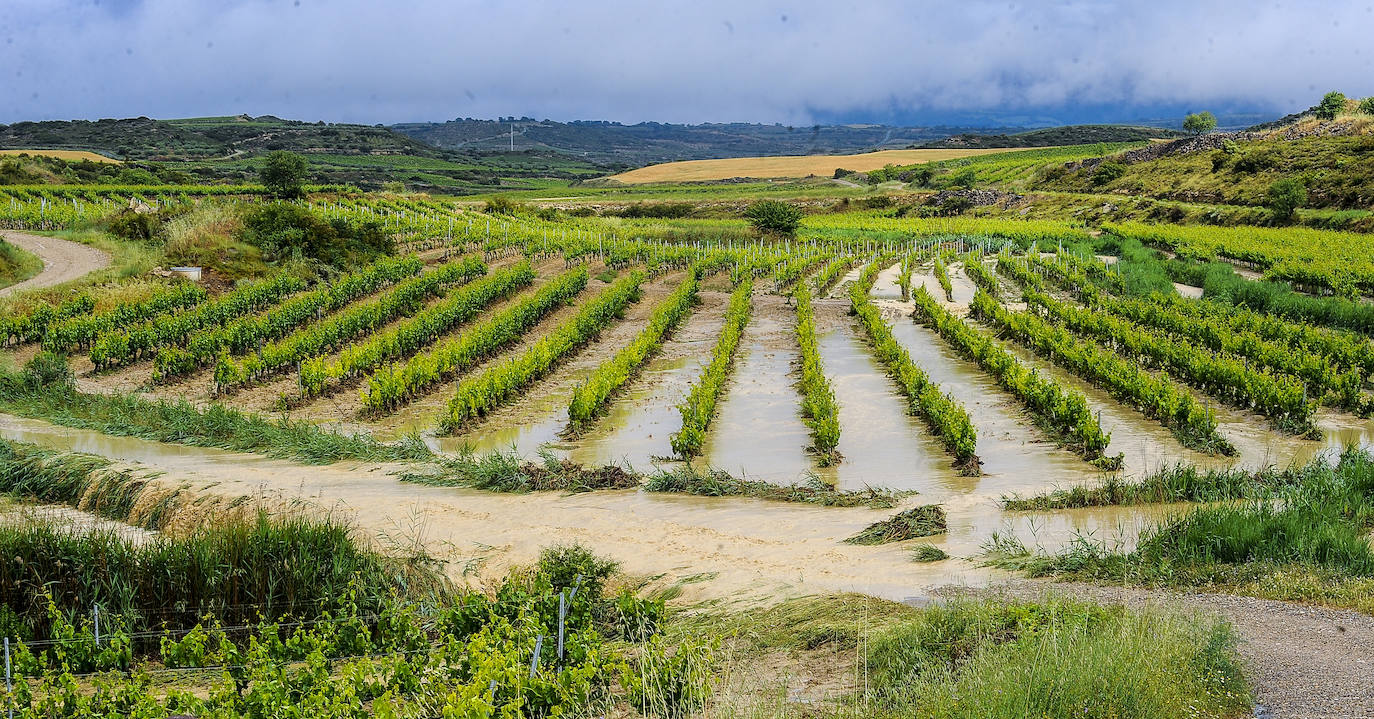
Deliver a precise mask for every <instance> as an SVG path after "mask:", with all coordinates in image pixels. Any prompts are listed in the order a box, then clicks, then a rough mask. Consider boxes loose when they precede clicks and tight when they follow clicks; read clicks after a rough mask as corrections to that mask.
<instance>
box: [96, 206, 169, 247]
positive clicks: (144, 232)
mask: <svg viewBox="0 0 1374 719" xmlns="http://www.w3.org/2000/svg"><path fill="white" fill-rule="evenodd" d="M106 229H107V230H108V231H109V233H110V234H112V235H114V236H115V237H119V238H122V239H125V240H132V241H135V242H148V241H150V240H152V239H153V238H154V237H156V236H157V234H158V233H159V232H161V231H162V219H161V218H159V217H158V216H157V213H155V212H134V211H133V210H124V211H123V212H120V213H119V214H117V215H115V216H114V217H112V218H110V221H109V224H108V225H107V227H106Z"/></svg>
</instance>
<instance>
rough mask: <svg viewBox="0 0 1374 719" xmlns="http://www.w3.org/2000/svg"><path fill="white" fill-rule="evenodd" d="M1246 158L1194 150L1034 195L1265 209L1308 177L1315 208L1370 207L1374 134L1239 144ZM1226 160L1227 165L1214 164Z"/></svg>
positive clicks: (1076, 176) (1048, 184)
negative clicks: (1285, 181)
mask: <svg viewBox="0 0 1374 719" xmlns="http://www.w3.org/2000/svg"><path fill="white" fill-rule="evenodd" d="M1236 146H1237V149H1238V152H1237V153H1235V154H1231V155H1224V153H1223V155H1214V153H1212V152H1194V153H1188V154H1175V155H1168V156H1164V157H1160V158H1158V159H1155V160H1148V161H1145V162H1137V163H1131V164H1128V165H1125V167H1126V173H1125V174H1124V175H1122V176H1121V177H1120V178H1118V179H1116V180H1113V181H1111V182H1109V183H1107V184H1105V185H1097V184H1094V182H1093V179H1092V174H1093V170H1092V169H1083V170H1078V171H1071V172H1067V173H1064V174H1063V175H1062V176H1060V177H1057V178H1051V179H1047V180H1046V181H1045V182H1043V183H1040V184H1038V185H1037V186H1036V187H1035V188H1034V189H1047V190H1049V189H1053V190H1071V191H1078V192H1104V193H1113V194H1125V195H1133V196H1146V197H1152V198H1156V199H1162V200H1186V201H1190V202H1208V203H1214V204H1228V205H1250V206H1257V205H1263V204H1264V203H1265V193H1266V191H1267V190H1268V188H1269V185H1270V184H1271V183H1273V182H1274V181H1275V180H1277V179H1280V178H1283V177H1293V176H1302V177H1303V179H1304V180H1305V183H1306V185H1307V190H1308V197H1309V198H1310V204H1311V206H1312V207H1315V208H1327V209H1351V208H1362V207H1364V206H1366V205H1367V204H1368V196H1367V194H1363V195H1362V192H1363V189H1362V188H1365V187H1368V185H1369V183H1370V182H1371V181H1374V152H1370V150H1374V135H1354V136H1347V137H1306V138H1302V139H1299V140H1256V141H1244V142H1239V143H1236ZM1214 161H1215V162H1220V163H1221V164H1220V165H1219V166H1217V165H1214Z"/></svg>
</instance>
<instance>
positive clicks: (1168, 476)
mask: <svg viewBox="0 0 1374 719" xmlns="http://www.w3.org/2000/svg"><path fill="white" fill-rule="evenodd" d="M1313 469H1314V467H1310V466H1309V467H1304V468H1295V469H1289V470H1284V471H1279V470H1275V469H1273V468H1266V469H1263V470H1260V471H1258V472H1255V471H1249V470H1244V469H1199V468H1198V467H1195V466H1191V465H1182V464H1179V465H1174V466H1172V467H1165V468H1162V469H1159V470H1156V471H1154V472H1151V473H1150V474H1148V475H1146V476H1145V477H1143V478H1141V479H1139V480H1134V481H1133V480H1129V479H1123V478H1122V477H1120V476H1119V475H1115V474H1112V475H1107V476H1105V477H1103V478H1102V479H1101V480H1100V481H1099V482H1098V483H1096V484H1090V485H1080V486H1076V487H1069V488H1067V489H1057V490H1054V491H1053V492H1049V493H1046V494H1039V495H1035V496H1032V497H1005V498H1003V500H1002V507H1003V509H1006V510H1008V511H1027V510H1034V511H1046V510H1052V509H1073V508H1078V507H1109V506H1120V505H1130V504H1169V503H1174V502H1223V501H1227V500H1235V499H1246V498H1255V497H1263V496H1266V495H1268V494H1270V493H1272V492H1274V491H1275V490H1278V489H1281V488H1283V487H1289V486H1293V485H1295V484H1299V483H1301V482H1303V481H1304V475H1305V474H1306V473H1307V472H1308V471H1311V470H1313Z"/></svg>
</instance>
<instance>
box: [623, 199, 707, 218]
mask: <svg viewBox="0 0 1374 719" xmlns="http://www.w3.org/2000/svg"><path fill="white" fill-rule="evenodd" d="M694 209H696V206H695V205H693V204H692V203H690V202H636V203H635V204H633V205H630V206H629V207H626V208H625V209H623V210H621V211H620V212H617V213H616V214H617V215H619V216H621V217H630V218H635V217H651V218H656V219H664V220H676V219H681V218H683V217H687V216H688V215H691V214H692V210H694Z"/></svg>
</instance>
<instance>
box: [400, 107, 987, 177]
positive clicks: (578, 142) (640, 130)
mask: <svg viewBox="0 0 1374 719" xmlns="http://www.w3.org/2000/svg"><path fill="white" fill-rule="evenodd" d="M512 125H514V129H515V149H516V150H522V149H531V148H534V149H541V150H553V151H557V152H562V153H567V154H570V155H573V156H574V157H581V158H585V159H587V160H590V161H592V162H599V163H602V164H621V165H626V166H630V167H638V166H642V165H649V164H653V163H659V162H675V161H678V160H709V159H721V158H731V157H754V156H760V155H815V154H850V153H855V152H862V151H870V150H878V149H883V148H903V147H909V146H911V145H912V144H915V143H919V142H925V141H927V140H933V139H936V138H941V137H946V136H948V135H950V134H951V133H955V132H963V131H966V130H969V129H970V128H967V127H891V126H887V125H816V126H808V127H793V126H787V125H761V124H751V123H742V122H734V123H712V124H704V125H672V124H663V123H658V122H642V123H639V124H637V125H622V124H620V123H618V122H601V121H586V122H553V121H551V120H542V121H539V120H534V119H531V118H522V119H519V120H513V121H512V120H475V119H471V118H464V119H459V120H450V121H448V122H440V123H405V124H400V125H392V126H391V128H392V129H394V130H396V131H397V132H400V133H404V134H406V135H409V136H410V137H413V138H415V139H417V140H420V141H422V142H425V143H428V144H431V145H434V146H436V147H439V148H443V149H448V150H484V151H493V150H506V149H509V148H510V145H511V126H512Z"/></svg>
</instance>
